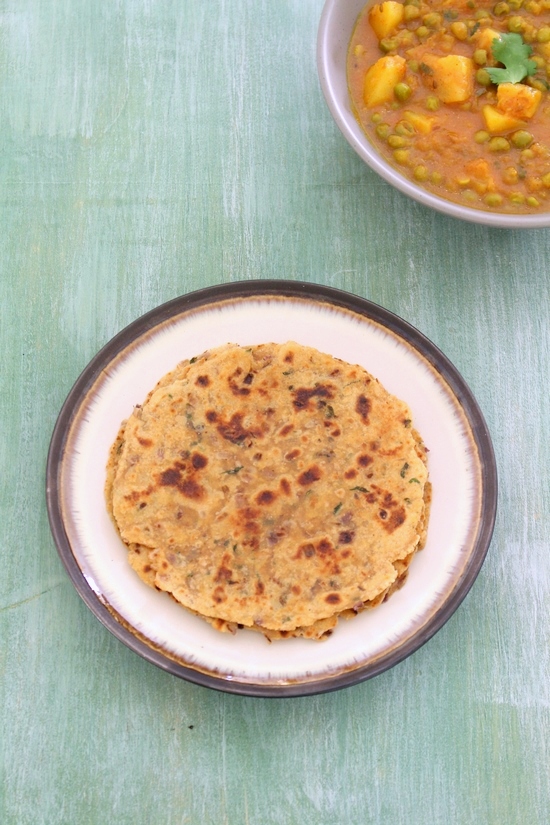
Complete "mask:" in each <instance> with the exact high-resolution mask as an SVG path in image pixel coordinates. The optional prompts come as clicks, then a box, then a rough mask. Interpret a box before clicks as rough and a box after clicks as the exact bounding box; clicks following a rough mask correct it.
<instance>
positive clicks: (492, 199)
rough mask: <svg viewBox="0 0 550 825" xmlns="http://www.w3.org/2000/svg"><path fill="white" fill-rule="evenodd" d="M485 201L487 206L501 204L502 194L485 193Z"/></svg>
mask: <svg viewBox="0 0 550 825" xmlns="http://www.w3.org/2000/svg"><path fill="white" fill-rule="evenodd" d="M485 203H486V204H487V206H501V205H502V195H499V193H498V192H490V193H489V194H488V195H485Z"/></svg>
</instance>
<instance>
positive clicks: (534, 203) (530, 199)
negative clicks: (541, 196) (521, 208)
mask: <svg viewBox="0 0 550 825" xmlns="http://www.w3.org/2000/svg"><path fill="white" fill-rule="evenodd" d="M527 206H540V203H539V202H538V200H537V199H536V198H534V197H533V196H532V195H530V196H529V197H528V198H527Z"/></svg>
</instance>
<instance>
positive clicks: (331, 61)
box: [317, 0, 550, 229]
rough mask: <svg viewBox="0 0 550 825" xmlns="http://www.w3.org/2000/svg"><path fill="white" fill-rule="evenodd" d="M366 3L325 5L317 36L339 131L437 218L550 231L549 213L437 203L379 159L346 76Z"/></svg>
mask: <svg viewBox="0 0 550 825" xmlns="http://www.w3.org/2000/svg"><path fill="white" fill-rule="evenodd" d="M364 5H365V0H326V3H325V5H324V8H323V12H322V15H321V21H320V23H319V32H318V36H317V70H318V72H319V79H320V81H321V88H322V90H323V94H324V96H325V99H326V101H327V104H328V107H329V109H330V112H331V114H332V116H333V118H334V120H335V121H336V124H337V126H338V127H339V129H340V131H341V132H342V134H343V135H344V137H345V138H346V140H347V141H348V143H349V144H350V146H351V147H352V148H353V149H354V150H355V151H356V152H357V154H358V155H359V157H361V158H363V160H364V161H365V163H367V164H368V165H369V166H370V167H371V169H374V171H375V172H377V173H378V174H379V175H380V176H381V177H382V178H384V180H386V181H388V183H391V184H392V186H395V188H396V189H399V190H400V191H401V192H404V193H405V195H409V197H411V198H414V199H415V200H416V201H419V202H420V203H423V204H424V205H425V206H430V207H431V208H432V209H436V210H437V211H438V212H443V213H445V214H446V215H452V216H453V217H455V218H461V219H462V220H465V221H471V222H473V223H480V224H487V225H489V226H501V227H508V228H516V229H519V228H522V229H525V228H533V227H545V226H550V212H548V211H546V212H540V213H537V214H533V215H510V214H503V213H500V212H493V211H486V210H483V209H473V208H470V207H468V206H462V205H460V204H458V203H453V202H452V201H448V200H445V198H439V197H437V195H433V194H432V193H430V192H428V191H427V190H426V189H423V188H422V187H421V186H419V185H417V184H415V183H414V182H413V181H411V180H409V179H408V178H406V177H404V176H403V175H402V174H401V173H400V172H398V171H397V169H395V168H394V167H393V166H391V165H390V164H389V163H388V162H387V161H386V160H384V158H383V157H382V156H381V155H380V154H379V152H378V151H377V149H376V148H375V147H374V146H373V144H372V143H371V142H370V141H369V139H368V138H367V136H366V135H365V133H364V132H363V130H362V129H361V126H360V125H359V123H358V121H357V120H356V118H355V115H354V114H353V111H352V108H351V102H350V97H349V92H348V82H347V76H346V55H347V49H348V44H349V41H350V39H351V35H352V32H353V28H354V26H355V22H356V20H357V18H358V16H359V13H360V12H361V10H362V9H363V7H364Z"/></svg>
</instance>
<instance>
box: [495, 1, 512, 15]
mask: <svg viewBox="0 0 550 825" xmlns="http://www.w3.org/2000/svg"><path fill="white" fill-rule="evenodd" d="M509 11H510V6H509V5H508V3H497V4H496V6H495V7H494V9H493V14H494V15H495V16H496V17H504V15H506V14H508V13H509Z"/></svg>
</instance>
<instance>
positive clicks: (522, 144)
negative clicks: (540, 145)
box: [510, 129, 533, 149]
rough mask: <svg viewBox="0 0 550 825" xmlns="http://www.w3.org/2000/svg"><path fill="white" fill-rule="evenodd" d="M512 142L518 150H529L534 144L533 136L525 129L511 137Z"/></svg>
mask: <svg viewBox="0 0 550 825" xmlns="http://www.w3.org/2000/svg"><path fill="white" fill-rule="evenodd" d="M510 140H511V142H512V144H513V145H514V146H515V147H516V148H517V149H527V147H528V146H530V145H531V143H532V142H533V135H532V134H531V133H530V132H526V131H525V129H520V130H519V131H517V132H514V134H513V135H511V136H510Z"/></svg>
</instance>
